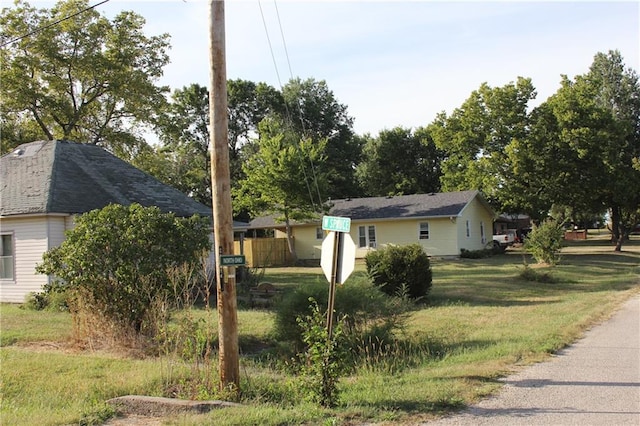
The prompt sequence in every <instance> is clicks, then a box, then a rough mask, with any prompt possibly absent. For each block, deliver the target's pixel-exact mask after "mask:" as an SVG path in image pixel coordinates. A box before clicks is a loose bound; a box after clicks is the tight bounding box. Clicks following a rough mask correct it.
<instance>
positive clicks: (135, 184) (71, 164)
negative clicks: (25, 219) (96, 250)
mask: <svg viewBox="0 0 640 426" xmlns="http://www.w3.org/2000/svg"><path fill="white" fill-rule="evenodd" d="M132 203H139V204H141V205H143V206H145V207H149V206H157V207H158V208H160V210H161V211H163V212H172V213H175V214H176V215H177V216H192V215H194V214H199V215H201V216H209V217H210V216H211V215H212V211H211V208H210V207H207V206H205V205H204V204H201V203H199V202H197V201H195V200H193V199H191V198H189V197H188V196H187V195H185V194H184V193H182V192H180V191H178V190H177V189H175V188H172V187H171V186H168V185H165V184H164V183H162V182H160V181H159V180H157V179H155V178H154V177H152V176H150V175H148V174H146V173H144V172H143V171H141V170H139V169H137V168H135V167H134V166H132V165H130V164H129V163H127V162H125V161H123V160H121V159H119V158H118V157H116V156H114V155H112V154H110V153H109V152H107V151H105V150H104V149H102V148H100V147H99V146H96V145H89V144H81V143H75V142H68V141H38V142H31V143H27V144H24V145H20V146H19V147H18V148H17V149H16V150H14V152H12V153H10V154H6V155H4V156H2V158H1V159H0V215H1V216H12V215H22V214H38V213H69V214H77V213H85V212H88V211H90V210H94V209H100V208H103V207H105V206H107V205H109V204H122V205H130V204H132Z"/></svg>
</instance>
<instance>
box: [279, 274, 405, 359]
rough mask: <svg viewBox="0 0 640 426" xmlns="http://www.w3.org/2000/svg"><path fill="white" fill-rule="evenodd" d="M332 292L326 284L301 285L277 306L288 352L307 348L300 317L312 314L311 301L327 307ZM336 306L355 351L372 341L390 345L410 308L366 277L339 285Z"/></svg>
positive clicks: (280, 334) (348, 339)
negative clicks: (382, 290)
mask: <svg viewBox="0 0 640 426" xmlns="http://www.w3.org/2000/svg"><path fill="white" fill-rule="evenodd" d="M328 293H329V290H328V285H327V284H326V283H316V284H311V285H304V286H299V287H298V288H296V290H294V291H292V292H288V293H286V294H285V295H284V297H283V299H282V300H281V301H280V302H279V303H278V304H277V305H276V313H275V314H276V316H275V325H274V333H275V336H276V339H277V340H280V341H282V342H284V343H285V345H286V349H287V350H289V351H294V352H299V351H300V350H301V349H302V348H303V347H304V342H303V336H302V329H301V328H300V324H298V323H297V322H296V318H305V317H308V316H309V315H311V313H312V312H311V307H310V306H309V299H313V300H315V301H316V302H317V303H318V305H320V306H327V302H328V297H329V294H328ZM334 307H335V311H336V315H337V316H338V317H339V318H343V321H342V327H343V333H344V335H345V339H346V340H347V341H348V345H349V347H350V348H351V349H352V350H353V351H354V352H355V351H357V350H359V348H362V347H364V346H365V345H366V344H367V343H368V342H371V341H377V342H390V341H391V340H392V337H393V336H392V335H393V332H394V331H396V330H398V329H400V328H401V327H402V326H403V325H404V322H405V320H406V318H407V312H408V308H409V306H408V305H407V303H405V302H404V301H403V300H401V299H399V298H389V297H388V296H386V295H385V294H383V293H382V292H381V291H380V290H379V289H377V288H376V287H374V286H373V285H372V284H371V282H369V281H368V280H367V279H364V278H363V279H360V280H356V279H354V280H353V281H350V283H349V284H345V285H341V286H338V287H337V288H336V299H335V305H334ZM325 311H326V309H325Z"/></svg>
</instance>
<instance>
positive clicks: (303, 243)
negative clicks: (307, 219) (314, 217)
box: [293, 225, 322, 259]
mask: <svg viewBox="0 0 640 426" xmlns="http://www.w3.org/2000/svg"><path fill="white" fill-rule="evenodd" d="M318 226H319V225H312V226H296V227H294V228H293V238H294V242H295V247H296V254H297V255H298V259H320V252H321V250H322V240H318V239H316V228H317V227H318Z"/></svg>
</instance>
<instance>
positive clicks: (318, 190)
mask: <svg viewBox="0 0 640 426" xmlns="http://www.w3.org/2000/svg"><path fill="white" fill-rule="evenodd" d="M273 4H274V6H275V9H276V16H277V17H278V26H279V27H280V37H281V38H282V44H283V46H284V54H285V57H286V58H287V65H288V66H289V75H290V76H291V78H292V79H293V71H292V70H291V60H290V59H289V51H288V49H287V41H286V39H285V37H284V30H283V29H282V21H281V20H280V11H279V10H278V3H277V2H276V0H273ZM296 104H297V106H298V113H299V114H300V125H301V126H302V134H303V135H304V134H306V132H307V131H306V129H305V126H304V117H303V114H302V105H300V97H297V98H296ZM309 164H311V175H312V178H313V182H314V183H315V186H316V192H317V193H318V203H320V206H322V195H321V194H320V186H319V185H318V177H317V176H316V168H315V165H314V164H313V159H312V158H311V157H309ZM311 202H312V204H313V205H314V209H315V203H313V199H312V200H311Z"/></svg>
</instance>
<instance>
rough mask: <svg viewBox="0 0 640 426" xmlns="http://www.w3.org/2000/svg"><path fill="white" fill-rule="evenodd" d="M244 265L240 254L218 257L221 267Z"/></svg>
mask: <svg viewBox="0 0 640 426" xmlns="http://www.w3.org/2000/svg"><path fill="white" fill-rule="evenodd" d="M244 264H245V258H244V255H242V254H240V255H238V254H232V255H224V254H223V255H220V265H221V266H242V265H244Z"/></svg>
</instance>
